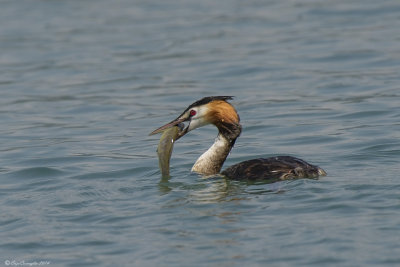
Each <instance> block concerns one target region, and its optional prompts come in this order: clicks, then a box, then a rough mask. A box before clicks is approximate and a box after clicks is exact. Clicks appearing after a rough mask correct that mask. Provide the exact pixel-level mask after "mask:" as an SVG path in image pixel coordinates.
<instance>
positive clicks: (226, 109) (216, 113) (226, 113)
mask: <svg viewBox="0 0 400 267" xmlns="http://www.w3.org/2000/svg"><path fill="white" fill-rule="evenodd" d="M207 108H208V112H207V115H206V119H207V120H208V121H209V122H211V123H213V124H215V125H218V124H221V123H229V124H238V123H239V121H240V118H239V115H238V114H237V112H236V110H235V108H234V107H233V106H232V105H231V104H230V103H228V102H226V101H224V100H214V101H212V102H210V103H209V104H207Z"/></svg>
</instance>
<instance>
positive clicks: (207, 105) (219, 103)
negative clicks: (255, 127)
mask: <svg viewBox="0 0 400 267" xmlns="http://www.w3.org/2000/svg"><path fill="white" fill-rule="evenodd" d="M230 99H232V96H208V97H204V98H202V99H200V100H198V101H196V102H194V103H193V104H191V105H190V106H189V107H187V108H186V109H185V111H184V112H183V113H182V114H181V115H180V116H179V117H178V118H176V119H175V120H173V121H171V122H170V123H167V124H165V125H163V126H161V127H160V128H158V129H157V130H155V131H153V132H151V133H150V135H153V134H156V133H160V132H162V131H164V130H165V129H168V128H170V127H172V126H175V125H178V124H179V123H182V122H189V124H188V126H186V128H185V129H184V130H182V131H181V133H180V134H179V137H178V138H180V137H182V136H184V135H185V134H187V133H188V132H190V131H191V130H194V129H196V128H199V127H201V126H204V125H207V124H214V125H215V126H216V127H217V128H218V130H219V131H220V133H222V134H224V135H225V136H226V137H228V138H230V139H236V137H237V136H239V134H240V131H241V126H240V123H239V122H240V118H239V115H238V114H237V112H236V110H235V108H234V107H233V106H232V105H231V104H230V103H229V102H227V100H230Z"/></svg>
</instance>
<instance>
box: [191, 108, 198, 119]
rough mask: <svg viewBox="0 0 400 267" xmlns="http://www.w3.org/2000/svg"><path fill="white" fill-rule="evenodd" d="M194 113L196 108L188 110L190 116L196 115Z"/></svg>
mask: <svg viewBox="0 0 400 267" xmlns="http://www.w3.org/2000/svg"><path fill="white" fill-rule="evenodd" d="M196 114H197V112H196V110H194V109H192V110H191V111H190V117H193V116H194V115H196Z"/></svg>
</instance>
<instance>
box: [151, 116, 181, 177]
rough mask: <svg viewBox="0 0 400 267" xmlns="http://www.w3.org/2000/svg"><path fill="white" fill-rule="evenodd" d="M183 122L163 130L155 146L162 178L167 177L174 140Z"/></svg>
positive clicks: (168, 175) (177, 136)
mask: <svg viewBox="0 0 400 267" xmlns="http://www.w3.org/2000/svg"><path fill="white" fill-rule="evenodd" d="M183 127H184V125H183V123H180V124H178V125H177V126H173V127H171V128H168V129H166V130H164V131H163V133H162V135H161V138H160V142H159V143H158V147H157V155H158V166H159V168H160V171H161V177H162V178H169V177H170V174H169V167H170V166H169V162H170V159H171V156H172V150H173V148H174V143H175V140H177V139H178V138H179V134H180V133H181V131H182V130H183Z"/></svg>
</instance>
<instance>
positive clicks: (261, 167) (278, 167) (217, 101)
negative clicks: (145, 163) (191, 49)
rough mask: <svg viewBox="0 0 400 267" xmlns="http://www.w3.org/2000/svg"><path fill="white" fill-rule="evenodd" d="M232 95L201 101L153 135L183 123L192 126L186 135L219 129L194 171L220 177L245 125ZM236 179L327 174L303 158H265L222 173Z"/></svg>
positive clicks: (274, 178) (283, 178)
mask: <svg viewBox="0 0 400 267" xmlns="http://www.w3.org/2000/svg"><path fill="white" fill-rule="evenodd" d="M229 99H232V97H230V96H211V97H205V98H202V99H200V100H199V101H196V102H194V103H193V104H192V105H190V106H189V107H188V108H187V109H186V110H185V111H184V112H183V113H182V114H181V115H180V116H179V117H178V118H177V119H175V120H173V121H172V122H170V123H168V124H166V125H164V126H162V127H160V128H158V129H157V130H155V131H153V132H152V133H151V134H155V133H159V132H161V131H163V130H165V129H167V128H169V127H172V126H174V125H177V124H179V123H182V122H186V121H188V122H189V125H188V126H187V127H186V128H185V129H184V130H183V131H182V132H181V133H180V135H179V137H178V138H180V137H182V136H184V135H185V134H186V133H188V132H189V131H191V130H193V129H196V128H199V127H201V126H204V125H207V124H213V125H215V126H216V127H217V128H218V136H217V138H216V139H215V142H214V144H213V145H212V146H211V147H210V148H209V149H208V150H207V151H206V152H205V153H203V154H202V155H201V156H200V157H199V158H198V159H197V161H196V162H195V164H194V165H193V168H192V171H194V172H197V173H200V174H203V175H214V174H219V173H220V171H221V168H222V165H223V164H224V162H225V160H226V158H227V156H228V155H229V152H230V151H231V149H232V147H233V146H234V144H235V142H236V139H237V138H238V137H239V135H240V133H241V130H242V126H241V125H240V118H239V115H238V114H237V112H236V110H235V108H234V107H233V106H232V105H231V104H230V103H228V102H227V100H229ZM221 174H222V175H225V176H226V177H228V178H230V179H235V180H241V179H244V180H285V179H295V178H315V177H318V176H321V175H326V172H325V171H324V170H323V169H321V168H319V167H317V166H314V165H311V164H309V163H307V162H305V161H303V160H301V159H298V158H295V157H290V156H279V157H272V158H265V159H264V158H261V159H253V160H248V161H243V162H241V163H238V164H235V165H233V166H231V167H229V168H227V169H226V170H224V171H222V172H221Z"/></svg>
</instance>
